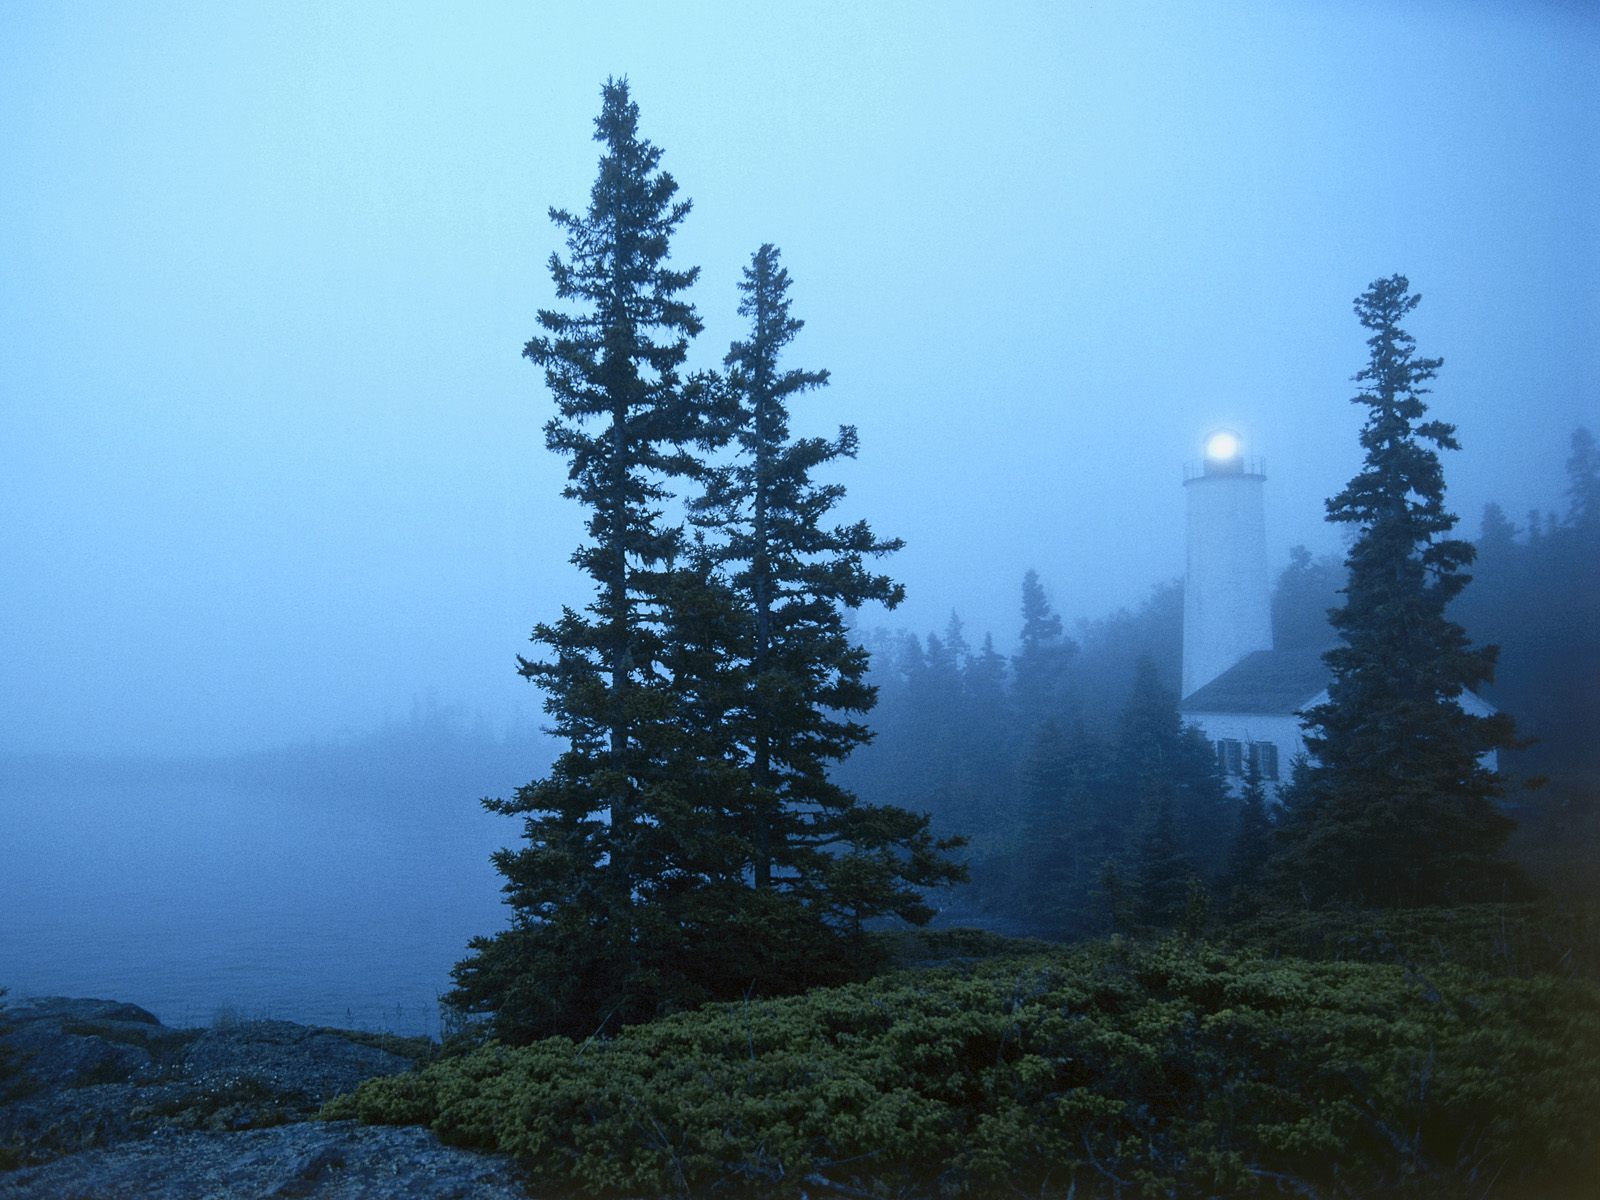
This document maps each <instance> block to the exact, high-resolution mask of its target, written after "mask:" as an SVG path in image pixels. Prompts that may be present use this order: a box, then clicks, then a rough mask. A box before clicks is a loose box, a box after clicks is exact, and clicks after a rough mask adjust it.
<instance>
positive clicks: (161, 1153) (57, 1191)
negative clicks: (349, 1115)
mask: <svg viewBox="0 0 1600 1200" xmlns="http://www.w3.org/2000/svg"><path fill="white" fill-rule="evenodd" d="M134 1196H137V1197H140V1198H141V1200H213V1198H215V1200H279V1198H282V1200H527V1193H526V1191H525V1190H524V1189H523V1186H522V1183H521V1180H520V1177H519V1175H518V1173H517V1171H516V1168H515V1167H514V1165H513V1164H512V1163H511V1161H510V1160H509V1159H506V1158H503V1157H500V1156H497V1155H483V1154H475V1153H472V1152H471V1151H467V1150H458V1149H453V1148H451V1147H448V1146H443V1145H441V1144H440V1143H439V1141H438V1139H436V1138H435V1137H434V1136H433V1135H432V1134H431V1133H429V1132H428V1131H427V1130H425V1129H418V1128H415V1127H410V1126H406V1127H398V1128H396V1127H392V1126H362V1125H355V1124H353V1123H351V1122H345V1121H339V1122H329V1123H322V1122H307V1123H299V1124H293V1125H281V1126H279V1127H277V1128H275V1129H253V1130H247V1131H245V1132H242V1133H203V1132H179V1131H176V1130H163V1131H161V1132H158V1133H156V1134H154V1135H152V1136H151V1137H149V1138H147V1139H145V1140H143V1141H132V1142H124V1143H122V1144H121V1145H118V1146H113V1147H107V1148H104V1149H99V1150H88V1151H85V1152H84V1153H82V1154H73V1155H69V1156H67V1157H65V1158H59V1159H57V1160H56V1161H54V1162H51V1163H47V1164H44V1165H43V1166H36V1167H25V1168H23V1169H21V1170H18V1171H13V1172H10V1173H0V1200H22V1198H23V1197H27V1198H28V1200H128V1198H129V1197H134Z"/></svg>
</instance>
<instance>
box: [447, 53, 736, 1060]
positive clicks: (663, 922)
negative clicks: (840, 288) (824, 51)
mask: <svg viewBox="0 0 1600 1200" xmlns="http://www.w3.org/2000/svg"><path fill="white" fill-rule="evenodd" d="M638 119H639V111H638V107H637V106H636V105H635V104H634V103H633V101H632V99H631V98H630V96H629V93H628V85H627V83H626V81H614V80H613V81H607V83H606V85H605V87H604V89H603V91H602V104H601V112H600V116H599V117H598V118H597V119H596V122H595V140H596V141H598V142H600V143H601V144H602V145H603V147H604V154H603V156H602V158H601V160H600V167H599V174H598V177H597V179H596V181H595V184H594V187H593V189H592V191H591V192H590V197H589V205H588V208H587V210H586V211H585V212H582V213H578V214H573V213H570V212H567V211H565V210H561V209H552V210H551V212H550V217H551V220H552V221H553V222H554V223H555V224H556V225H557V226H558V227H559V228H560V229H561V230H562V231H563V232H564V234H565V237H566V247H567V255H566V256H565V257H562V256H561V255H560V254H552V255H551V258H550V273H551V276H552V278H553V280H554V282H555V285H556V294H557V296H558V297H559V298H560V299H561V300H563V301H566V302H568V303H569V304H571V305H572V310H571V311H554V310H541V311H540V312H539V314H538V321H539V325H540V327H541V329H542V331H543V332H542V333H541V334H539V335H538V336H536V337H534V338H532V339H531V340H530V341H529V342H528V344H527V346H526V347H525V348H524V350H523V354H524V356H525V357H527V358H528V359H530V360H531V361H532V362H534V363H535V364H537V365H538V366H540V367H542V368H543V369H544V376H545V382H546V385H547V386H548V387H549V389H550V391H551V393H552V395H553V396H554V398H555V402H556V416H554V417H553V418H551V420H550V421H549V422H548V424H547V425H546V426H545V442H546V445H547V446H548V447H549V448H550V449H551V450H553V451H555V452H557V453H559V454H562V455H564V456H566V458H567V459H568V470H567V478H568V484H567V487H566V489H565V493H564V494H565V495H567V496H568V497H570V498H572V499H575V500H577V501H579V502H580V503H581V504H582V505H583V506H584V507H585V508H586V509H587V510H588V512H589V519H588V535H589V540H588V541H587V542H586V543H585V544H584V545H582V546H580V547H579V548H578V550H577V551H576V552H575V553H574V555H573V561H574V562H575V563H576V564H577V565H578V566H579V567H581V568H582V569H583V571H584V572H585V573H586V574H587V575H588V576H589V578H590V580H591V581H592V582H593V585H594V597H593V600H592V601H591V603H590V604H589V605H588V606H587V607H586V608H585V609H583V610H582V611H578V610H574V609H571V608H566V609H564V610H563V612H562V614H561V616H560V618H559V619H558V620H556V621H554V622H549V623H541V624H539V625H537V626H536V627H535V629H534V632H533V638H532V640H533V641H534V642H535V643H536V644H538V645H540V646H542V647H543V648H544V651H545V656H544V657H541V658H535V659H526V658H523V659H519V660H518V661H519V667H520V670H521V673H522V674H523V675H524V676H525V677H527V678H528V679H530V680H533V681H534V682H536V683H537V684H539V685H540V687H541V688H542V689H543V691H544V693H545V697H546V698H545V710H546V711H547V712H548V713H549V714H550V715H551V717H552V718H553V731H554V732H555V733H556V734H557V735H558V736H560V737H562V738H563V739H565V741H566V743H567V749H566V751H565V752H564V753H563V754H562V755H561V756H560V757H559V759H558V760H557V761H556V763H555V765H554V766H553V768H552V769H551V771H550V774H549V775H548V776H547V777H545V778H544V779H542V780H537V781H535V782H533V783H530V784H528V785H527V786H526V787H523V788H520V789H518V791H517V792H516V794H515V796H514V797H513V798H512V799H510V800H489V801H485V804H486V806H487V807H488V808H490V809H491V810H492V811H495V812H500V813H506V814H512V815H517V816H520V817H522V818H523V824H524V837H525V844H524V845H523V846H521V847H520V848H517V849H507V850H502V851H500V852H499V853H498V854H496V855H495V865H496V866H497V867H498V868H499V870H500V872H501V873H502V874H503V875H504V876H505V878H506V883H505V888H504V890H505V893H506V899H507V902H508V903H509V904H510V905H511V906H512V907H513V909H514V910H515V915H514V918H513V922H512V926H511V928H510V929H509V930H508V931H507V932H505V933H503V934H501V935H497V936H496V937H493V938H479V939H476V940H475V941H474V942H473V943H472V949H473V950H474V952H475V953H474V957H472V958H469V959H468V960H467V961H465V962H463V963H462V964H460V965H459V966H458V967H457V968H456V982H457V989H456V992H455V993H454V1000H455V1002H456V1003H458V1004H459V1005H461V1006H462V1007H464V1008H466V1009H468V1010H470V1011H491V1012H494V1013H495V1014H496V1017H497V1021H498V1023H499V1029H500V1032H501V1033H502V1035H503V1036H508V1037H516V1038H520V1037H528V1036H535V1035H538V1034H542V1033H547V1032H569V1033H571V1032H582V1033H588V1032H590V1031H591V1030H592V1029H593V1027H594V1024H595V1022H596V1021H597V1019H598V1017H597V1014H598V1015H604V1016H607V1017H610V1016H615V1017H616V1019H618V1020H634V1019H641V1018H644V1017H647V1016H650V1015H652V1014H653V1013H654V1012H655V1011H657V1010H658V1009H659V1008H660V1007H662V1006H663V1005H664V1004H667V1003H670V1001H671V988H670V986H669V985H666V984H664V983H663V978H664V976H663V970H662V965H663V963H664V962H669V961H670V960H671V957H672V947H671V945H670V942H669V943H663V942H662V940H661V939H660V937H659V936H657V935H659V933H660V932H661V930H662V929H663V928H671V927H672V926H673V924H674V920H675V918H674V917H673V916H671V915H668V914H665V913H664V910H663V909H662V907H661V905H662V904H663V903H664V901H665V900H666V899H667V898H668V897H669V896H670V895H671V894H673V893H674V892H676V891H681V890H682V888H683V886H684V885H683V881H684V880H685V879H687V878H690V877H691V875H693V876H695V877H698V871H696V872H691V873H688V874H686V873H685V871H684V869H683V866H682V864H681V862H680V861H679V860H681V858H682V857H683V853H684V852H683V849H682V847H677V848H673V847H670V846H669V845H668V838H667V836H666V835H665V833H664V831H670V832H671V835H672V836H674V837H682V836H684V830H685V828H686V827H685V826H684V825H683V824H682V822H681V821H679V820H676V819H675V816H676V814H675V813H674V812H672V811H669V810H672V809H674V808H675V807H676V806H678V805H681V804H683V803H685V802H687V801H686V800H685V788H684V786H683V784H682V782H681V780H678V779H677V777H676V774H675V772H677V771H679V770H681V768H682V763H683V758H682V753H681V751H682V735H683V732H684V730H685V729H688V728H692V726H693V724H694V723H693V722H692V721H690V720H686V719H684V714H683V713H682V712H680V699H681V697H680V696H679V695H678V694H677V693H676V692H675V691H674V689H673V685H672V676H671V672H670V670H669V669H668V668H667V667H666V666H665V660H666V658H667V657H668V656H669V653H670V652H671V638H670V636H669V629H668V625H669V622H670V620H671V619H672V612H673V609H674V607H675V606H676V605H677V604H678V603H679V602H681V600H682V596H681V594H680V593H681V592H682V589H683V588H684V587H685V586H686V583H685V578H684V576H683V574H682V572H681V571H680V570H679V568H678V567H677V566H676V560H677V558H678V557H679V555H680V554H681V553H682V551H683V549H684V537H683V533H682V530H681V528H679V527H677V526H675V525H672V524H670V523H669V522H668V521H667V520H666V519H665V518H664V516H663V511H662V510H663V506H664V505H665V504H666V503H667V501H668V499H669V497H670V492H669V488H668V484H669V481H670V480H671V479H672V478H673V477H674V476H682V475H687V474H692V473H693V472H694V470H695V466H696V460H695V458H694V456H693V454H692V451H691V447H692V446H693V444H694V443H696V442H703V441H705V440H706V439H707V437H708V436H709V435H708V426H707V424H706V416H707V413H706V406H707V402H708V399H709V389H708V388H707V387H706V385H705V382H704V381H703V380H701V379H698V378H686V377H685V376H684V374H683V366H684V362H685V359H686V357H687V351H688V345H689V340H690V339H691V338H692V337H693V336H694V335H695V334H697V333H698V332H699V331H700V320H699V317H698V316H697V315H696V313H695V310H694V308H693V307H692V306H691V304H690V303H689V302H688V301H687V300H686V299H685V298H684V296H683V293H684V292H685V290H686V289H687V288H688V287H689V286H690V285H691V284H692V283H693V282H694V280H695V278H696V275H697V269H695V268H689V269H683V270H679V269H675V268H673V267H672V266H670V265H669V262H668V259H669V252H670V241H671V236H672V234H673V232H674V231H675V230H676V229H677V227H678V226H679V224H680V223H681V222H682V221H683V219H684V218H685V217H686V216H687V215H688V212H689V202H688V201H687V200H681V199H677V198H676V194H677V184H676V182H674V180H673V179H672V177H671V176H670V175H669V174H667V173H666V172H665V171H662V170H660V169H659V164H660V159H661V151H660V150H659V149H657V148H656V147H655V146H653V145H652V144H651V143H650V142H649V141H647V140H645V139H644V138H642V137H641V136H640V134H639V129H638ZM696 751H697V753H701V754H705V755H707V756H710V755H713V754H714V753H715V747H706V746H699V747H696ZM708 761H709V757H708ZM690 828H692V826H690ZM691 857H692V856H691ZM652 906H655V907H652Z"/></svg>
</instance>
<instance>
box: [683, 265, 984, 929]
mask: <svg viewBox="0 0 1600 1200" xmlns="http://www.w3.org/2000/svg"><path fill="white" fill-rule="evenodd" d="M740 290H741V292H742V293H743V297H742V299H741V301H740V304H739V313H740V315H741V316H743V317H745V318H747V319H748V320H749V322H750V331H749V336H748V337H747V338H745V339H744V340H741V341H736V342H735V343H734V344H733V346H732V348H731V349H730V350H729V351H728V355H727V358H726V365H727V367H728V371H729V376H728V379H729V384H730V392H731V395H732V397H733V404H732V406H731V407H730V409H729V412H728V414H727V426H726V432H727V433H728V434H730V435H731V438H732V440H733V443H734V444H735V446H736V447H737V450H738V452H739V453H738V456H737V458H736V460H735V461H734V462H733V463H731V464H729V465H727V466H724V467H721V468H718V469H715V470H712V471H709V472H707V474H706V476H705V485H706V486H705V492H704V494H703V495H702V496H701V497H700V498H699V499H698V500H697V501H696V502H695V504H694V506H693V507H694V512H695V520H696V522H697V523H698V524H699V525H701V526H702V527H703V528H705V529H707V530H709V531H715V533H716V535H717V537H718V539H719V540H718V542H717V551H716V553H717V554H718V557H719V559H720V561H721V564H722V566H723V568H724V569H725V570H726V571H727V572H728V573H729V578H730V580H731V583H732V587H733V589H734V591H735V593H736V594H737V596H738V597H739V600H740V603H741V605H742V606H743V608H744V610H745V611H746V612H747V613H748V614H749V619H750V625H751V633H750V637H749V645H750V656H749V668H748V669H749V675H750V683H749V688H748V698H747V703H746V706H745V712H744V716H743V718H742V720H741V721H738V722H736V723H735V724H734V725H733V727H732V728H733V730H734V736H735V742H736V744H737V745H738V747H739V752H740V753H741V754H742V756H743V758H744V759H745V761H747V762H748V763H749V772H750V781H751V785H752V793H753V803H752V804H751V806H750V812H749V822H748V825H749V833H748V838H749V841H750V844H751V846H752V852H753V853H752V860H751V871H752V876H753V881H754V884H755V888H756V890H757V891H763V892H775V893H780V894H782V895H783V896H786V897H788V898H790V899H792V900H793V901H794V902H795V903H797V904H798V905H800V906H801V907H802V908H803V910H804V912H805V913H806V914H807V915H809V916H810V917H811V918H813V919H814V920H815V921H816V922H818V923H819V924H817V925H816V926H815V927H814V928H817V929H821V928H822V927H824V926H825V927H826V928H829V929H833V930H844V931H848V932H850V933H856V932H859V930H860V927H861V923H862V922H863V921H865V920H867V919H869V918H872V917H877V916H881V915H884V914H887V913H894V914H896V915H898V916H900V917H902V918H904V919H906V920H910V921H914V922H922V921H926V920H927V919H928V917H929V916H931V915H932V910H931V909H930V908H928V906H927V904H926V903H925V901H924V900H923V898H922V894H921V891H920V889H921V888H923V887H926V886H930V885H933V884H937V883H942V882H949V881H952V880H954V879H956V878H957V877H959V875H960V871H959V869H958V868H957V867H955V866H954V865H953V864H952V863H950V862H949V861H948V859H947V858H946V857H945V851H947V850H948V849H950V848H952V847H953V845H954V843H948V842H940V841H938V840H937V839H935V838H934V837H933V835H932V834H931V832H930V831H929V824H928V819H927V818H926V817H922V816H916V815H914V814H912V813H910V812H908V811H906V810H904V809H897V808H892V807H888V806H883V805H871V804H866V803H863V802H862V801H861V800H860V799H859V798H857V797H856V796H855V795H854V794H853V793H851V792H850V791H849V790H848V789H846V788H844V787H842V786H841V785H840V784H839V783H838V782H837V780H836V779H834V778H832V777H830V775H829V771H828V769H829V767H830V766H831V765H833V764H836V763H838V762H839V761H841V760H842V759H844V758H845V757H846V756H848V755H849V754H850V752H851V751H852V750H854V749H855V748H856V747H858V746H860V745H861V744H863V743H864V742H866V741H867V740H868V738H869V737H870V736H871V735H870V732H869V730H868V729H867V727H866V726H865V725H864V724H863V723H862V722H861V721H860V720H859V718H860V717H861V716H862V715H863V714H865V713H866V712H868V711H869V710H870V709H871V708H872V705H873V702H874V700H875V693H874V690H873V688H872V687H871V686H870V685H869V684H868V682H867V678H866V676H867V666H868V656H867V653H866V651H865V650H863V649H862V648H861V647H860V646H858V645H856V644H855V643H854V642H853V641H852V640H851V637H850V631H849V628H848V626H847V624H846V621H845V612H846V610H850V609H855V608H858V607H860V606H861V605H862V604H865V603H867V602H869V601H876V602H879V603H882V604H884V605H885V606H887V607H891V608H892V607H893V606H894V605H895V604H897V603H898V602H899V601H900V599H901V597H902V596H903V595H904V591H903V589H902V588H901V587H900V585H899V584H897V583H895V582H894V581H893V580H891V579H890V578H889V577H888V576H886V575H883V574H879V573H877V572H875V571H873V570H871V569H870V567H869V566H868V563H869V560H871V559H875V558H878V557H881V556H882V555H885V554H888V553H890V552H892V551H894V550H896V549H898V548H899V547H900V544H901V543H900V542H899V541H897V540H887V539H882V538H879V537H878V536H877V535H876V534H874V533H873V532H872V530H871V528H870V527H869V526H868V525H867V524H866V523H865V522H856V523H854V524H848V525H841V526H835V527H831V528H830V527H828V526H826V525H825V524H824V522H825V520H826V518H827V517H828V514H829V513H830V512H831V510H832V509H833V507H834V506H835V505H836V504H837V502H838V501H839V500H840V499H841V498H842V497H843V495H844V488H843V487H842V486H841V485H838V484H823V483H818V482H816V481H815V480H814V479H813V473H814V472H815V471H816V470H817V469H818V468H821V467H825V466H826V465H828V464H829V463H831V462H833V461H835V460H836V459H840V458H853V457H854V456H855V453H856V444H857V440H856V432H855V430H854V428H852V427H850V426H845V427H843V428H841V429H840V430H839V432H838V435H837V437H835V438H831V439H830V438H817V437H802V438H797V437H793V436H791V434H790V430H789V402H790V401H791V400H792V399H793V398H795V397H797V396H799V395H801V394H803V393H804V392H806V391H809V390H811V389H813V388H817V387H820V386H822V385H823V384H824V383H826V382H827V377H828V376H827V372H825V371H807V370H802V369H799V368H793V367H786V366H784V365H783V363H782V356H783V351H784V349H785V348H786V347H787V346H788V345H789V343H790V342H791V341H792V340H793V339H794V337H795V335H796V334H797V333H798V332H799V331H800V329H801V328H802V325H803V322H801V321H800V320H799V319H798V318H796V317H794V316H793V315H792V314H791V312H790V300H789V297H788V291H789V274H788V272H787V271H786V270H785V269H784V268H783V266H782V265H781V263H780V262H779V256H778V251H777V250H776V248H774V247H773V246H771V245H764V246H762V247H761V248H760V249H759V250H757V251H756V252H755V254H754V255H753V256H752V258H751V262H750V265H749V266H748V267H746V268H745V271H744V278H743V280H742V282H741V283H740ZM954 678H956V679H957V681H959V676H954Z"/></svg>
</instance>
